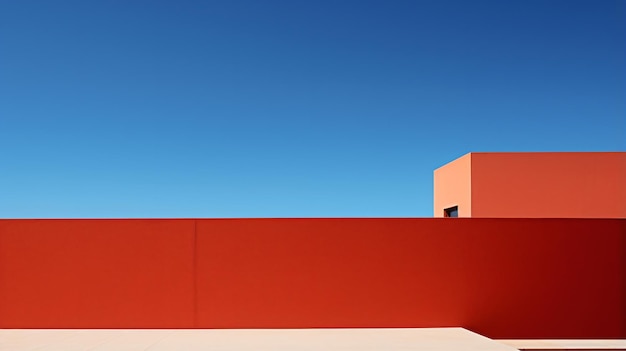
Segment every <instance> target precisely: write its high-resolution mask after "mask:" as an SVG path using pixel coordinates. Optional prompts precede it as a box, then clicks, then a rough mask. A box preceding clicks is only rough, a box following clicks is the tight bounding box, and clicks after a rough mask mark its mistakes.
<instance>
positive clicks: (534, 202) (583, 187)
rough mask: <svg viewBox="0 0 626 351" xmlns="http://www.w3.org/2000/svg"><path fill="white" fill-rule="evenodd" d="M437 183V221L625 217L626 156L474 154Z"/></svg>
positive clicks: (439, 175) (438, 175)
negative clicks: (450, 214) (449, 214)
mask: <svg viewBox="0 0 626 351" xmlns="http://www.w3.org/2000/svg"><path fill="white" fill-rule="evenodd" d="M468 179H469V183H470V185H469V190H468V189H467V188H468V185H467V183H468ZM434 185H435V186H434V216H435V217H443V212H444V209H445V208H448V207H450V206H455V205H458V206H459V217H491V218H502V217H516V218H626V203H625V202H626V153H625V152H516V153H480V152H479V153H469V154H467V155H464V156H463V157H461V158H459V159H457V160H454V161H452V162H450V163H448V164H446V165H444V166H442V167H440V168H438V169H437V170H435V172H434ZM468 194H469V200H468Z"/></svg>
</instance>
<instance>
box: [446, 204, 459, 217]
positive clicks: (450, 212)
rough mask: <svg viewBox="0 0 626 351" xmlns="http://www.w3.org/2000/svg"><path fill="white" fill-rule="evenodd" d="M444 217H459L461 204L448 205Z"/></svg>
mask: <svg viewBox="0 0 626 351" xmlns="http://www.w3.org/2000/svg"><path fill="white" fill-rule="evenodd" d="M443 216H444V217H458V216H459V206H453V207H448V208H446V209H445V210H443Z"/></svg>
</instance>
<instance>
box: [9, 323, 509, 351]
mask: <svg viewBox="0 0 626 351" xmlns="http://www.w3.org/2000/svg"><path fill="white" fill-rule="evenodd" d="M0 350H2V351H5V350H6V351H35V350H36V351H74V350H81V351H82V350H89V351H103V350H111V351H145V350H148V351H174V350H176V351H179V350H180V351H195V350H215V351H226V350H228V351H248V350H255V351H266V350H267V351H269V350H271V351H281V350H302V351H340V350H341V351H357V350H358V351H373V350H385V351H401V350H402V351H410V350H424V351H457V350H459V351H460V350H465V351H473V350H476V351H478V350H480V351H514V350H515V348H513V347H511V346H507V345H504V344H502V343H499V342H496V341H493V340H490V339H488V338H485V337H483V336H481V335H478V334H475V333H472V332H470V331H468V330H465V329H463V328H417V329H379V328H376V329H194V330H189V329H178V330H176V329H153V330H145V329H70V330H68V329H0Z"/></svg>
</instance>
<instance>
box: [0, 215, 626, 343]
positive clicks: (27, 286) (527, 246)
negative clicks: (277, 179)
mask: <svg viewBox="0 0 626 351" xmlns="http://www.w3.org/2000/svg"><path fill="white" fill-rule="evenodd" d="M625 312H626V221H625V220H620V219H476V218H474V219H461V218H459V219H434V218H429V219H199V220H193V219H146V220H143V219H129V220H0V328H308V327H445V326H461V327H465V328H468V329H470V330H473V331H476V332H478V333H481V334H484V335H486V336H489V337H493V338H625V337H626V313H625Z"/></svg>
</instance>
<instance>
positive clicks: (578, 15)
mask: <svg viewBox="0 0 626 351" xmlns="http://www.w3.org/2000/svg"><path fill="white" fill-rule="evenodd" d="M625 66H626V2H625V1H622V0H618V1H612V0H602V1H597V0H590V1H573V0H563V1H556V0H517V1H502V0H497V1H482V0H473V1H445V0H444V1H441V0H428V1H419V0H411V1H387V0H381V1H364V0H355V1H341V0H333V1H320V0H315V1H298V0H295V1H294V0H286V1H259V0H251V1H238V0H224V1H181V0H176V1H147V0H146V1H131V0H123V1H122V0H120V1H83V0H80V1H72V2H68V1H60V0H55V1H49V0H45V1H29V0H0V217H2V218H31V217H32V218H39V217H45V218H57V217H70V218H73V217H93V218H100V217H103V218H109V217H123V218H126V217H430V216H432V197H433V193H432V192H433V190H432V172H433V170H434V169H435V168H437V167H439V166H441V165H443V164H445V163H447V162H449V161H451V160H453V159H455V158H457V157H459V156H461V155H463V154H465V153H467V152H470V151H624V150H626V122H625V120H626V69H625Z"/></svg>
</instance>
